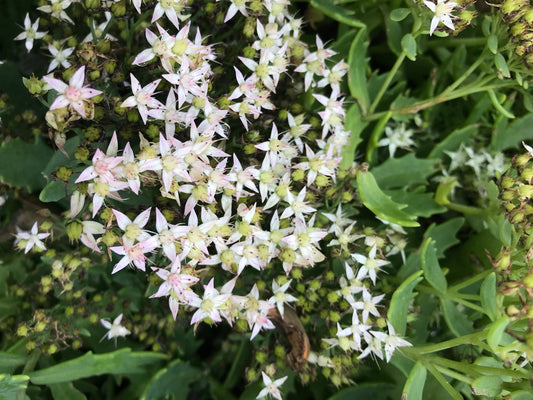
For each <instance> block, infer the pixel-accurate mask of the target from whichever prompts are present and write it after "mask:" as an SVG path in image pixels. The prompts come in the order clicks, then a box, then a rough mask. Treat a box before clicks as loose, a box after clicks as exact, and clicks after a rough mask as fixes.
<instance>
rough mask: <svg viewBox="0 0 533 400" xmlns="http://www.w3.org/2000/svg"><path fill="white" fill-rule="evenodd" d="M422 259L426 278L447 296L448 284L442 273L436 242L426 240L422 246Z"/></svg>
mask: <svg viewBox="0 0 533 400" xmlns="http://www.w3.org/2000/svg"><path fill="white" fill-rule="evenodd" d="M420 257H421V259H422V269H423V271H424V276H425V278H426V280H427V281H428V282H429V284H430V285H431V286H433V287H434V288H435V289H437V290H438V291H439V292H440V293H442V294H445V293H446V289H447V288H448V282H447V281H446V277H445V276H444V273H443V272H442V269H441V267H440V265H439V260H438V259H437V250H436V249H435V241H433V240H431V239H426V241H425V242H424V244H423V245H422V252H421V254H420Z"/></svg>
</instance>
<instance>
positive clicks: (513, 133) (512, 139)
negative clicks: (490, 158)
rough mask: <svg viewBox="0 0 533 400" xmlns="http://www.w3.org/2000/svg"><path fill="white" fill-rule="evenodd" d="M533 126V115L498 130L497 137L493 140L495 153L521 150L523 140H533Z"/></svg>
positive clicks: (516, 120) (527, 115) (518, 119)
mask: <svg viewBox="0 0 533 400" xmlns="http://www.w3.org/2000/svg"><path fill="white" fill-rule="evenodd" d="M531 126H533V114H526V115H525V116H523V117H521V118H517V119H515V120H514V121H513V122H511V123H510V124H509V125H507V126H504V128H502V129H497V130H496V135H494V137H493V138H492V147H493V148H494V150H495V151H503V150H506V149H511V148H520V147H521V142H522V141H523V140H528V139H533V130H532V129H531ZM520 151H522V150H520Z"/></svg>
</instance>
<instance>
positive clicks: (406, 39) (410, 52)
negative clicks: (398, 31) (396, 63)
mask: <svg viewBox="0 0 533 400" xmlns="http://www.w3.org/2000/svg"><path fill="white" fill-rule="evenodd" d="M401 45H402V50H403V51H404V53H405V55H406V56H407V58H408V59H409V60H411V61H415V60H416V40H415V38H414V36H413V35H411V34H410V33H407V34H406V35H404V36H403V37H402V41H401Z"/></svg>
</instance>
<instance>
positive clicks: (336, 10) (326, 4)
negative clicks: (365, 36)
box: [311, 0, 366, 28]
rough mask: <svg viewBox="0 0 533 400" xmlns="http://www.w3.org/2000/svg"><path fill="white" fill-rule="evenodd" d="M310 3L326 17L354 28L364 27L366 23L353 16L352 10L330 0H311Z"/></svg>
mask: <svg viewBox="0 0 533 400" xmlns="http://www.w3.org/2000/svg"><path fill="white" fill-rule="evenodd" d="M311 5H312V6H313V7H315V8H318V9H319V10H320V11H322V12H323V13H324V14H326V15H327V16H328V17H330V18H332V19H334V20H335V21H337V22H341V23H343V24H346V25H349V26H353V27H355V28H364V27H366V25H365V24H364V23H363V22H361V21H360V20H358V19H356V18H354V17H353V16H352V15H353V14H354V11H352V10H349V9H347V8H344V7H341V6H338V5H336V4H335V3H333V1H331V0H311Z"/></svg>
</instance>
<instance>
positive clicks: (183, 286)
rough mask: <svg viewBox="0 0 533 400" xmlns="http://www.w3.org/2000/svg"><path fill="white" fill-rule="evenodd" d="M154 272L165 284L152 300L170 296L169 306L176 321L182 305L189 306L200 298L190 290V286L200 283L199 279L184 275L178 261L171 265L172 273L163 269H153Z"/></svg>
mask: <svg viewBox="0 0 533 400" xmlns="http://www.w3.org/2000/svg"><path fill="white" fill-rule="evenodd" d="M153 270H154V271H155V273H156V274H157V276H159V277H160V278H161V279H163V283H162V284H161V285H160V286H159V289H158V290H157V292H156V293H154V294H153V295H151V296H150V298H154V297H162V296H169V299H168V305H169V307H170V312H171V313H172V317H173V318H174V320H175V319H176V317H177V315H178V309H179V305H180V303H181V304H189V303H190V302H191V301H193V299H194V298H197V297H198V296H197V295H196V293H194V292H193V291H192V290H191V289H190V286H191V285H193V284H195V283H196V282H198V280H199V279H198V278H197V277H195V276H192V275H187V274H182V273H181V265H180V262H179V260H177V259H176V260H174V261H173V262H172V264H171V265H170V271H169V270H168V269H163V268H153Z"/></svg>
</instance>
